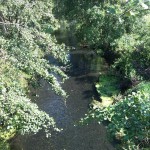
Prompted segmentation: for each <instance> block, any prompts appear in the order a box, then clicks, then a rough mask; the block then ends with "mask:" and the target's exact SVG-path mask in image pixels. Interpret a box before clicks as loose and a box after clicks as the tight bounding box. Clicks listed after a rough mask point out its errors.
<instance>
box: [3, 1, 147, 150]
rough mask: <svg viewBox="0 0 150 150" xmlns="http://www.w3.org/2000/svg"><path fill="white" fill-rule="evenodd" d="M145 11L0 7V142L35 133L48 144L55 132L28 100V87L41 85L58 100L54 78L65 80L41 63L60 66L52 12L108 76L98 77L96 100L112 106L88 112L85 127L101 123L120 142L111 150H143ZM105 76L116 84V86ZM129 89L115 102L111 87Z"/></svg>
mask: <svg viewBox="0 0 150 150" xmlns="http://www.w3.org/2000/svg"><path fill="white" fill-rule="evenodd" d="M54 5H55V7H54ZM149 7H150V1H149V0H114V1H112V0H107V1H106V0H95V1H92V0H72V1H70V0H63V1H62V0H56V1H54V4H53V1H52V0H44V1H42V0H38V1H34V0H24V1H19V0H14V1H12V0H0V57H1V59H0V81H1V83H0V139H9V138H10V137H11V136H14V134H16V133H21V134H25V133H30V132H32V133H37V132H38V131H39V130H41V129H44V130H45V132H46V133H47V136H48V135H49V134H50V131H49V129H50V128H53V129H54V130H58V129H57V128H56V126H55V122H54V120H53V118H51V117H49V116H48V115H47V114H46V113H45V112H43V111H41V110H40V109H39V108H38V106H37V105H36V104H34V103H33V102H32V101H31V100H30V98H29V96H28V94H29V87H32V86H33V87H36V86H39V83H40V80H41V79H44V80H46V81H47V82H48V83H49V84H50V85H51V87H52V89H53V90H55V92H56V93H57V94H60V95H62V96H64V97H66V93H65V92H64V91H63V89H62V88H61V83H60V82H58V80H57V78H56V76H57V75H59V76H61V77H62V82H63V81H64V80H65V79H66V78H67V76H66V75H65V74H64V73H63V71H61V70H60V67H59V66H56V64H53V63H52V61H51V60H50V61H48V60H47V59H46V57H45V56H46V55H50V56H52V57H53V58H54V59H55V60H58V62H60V64H63V63H64V64H66V63H67V54H66V52H65V46H64V45H59V44H57V41H56V39H55V38H54V36H53V33H54V31H55V30H56V29H58V27H59V25H58V21H57V20H56V19H55V17H54V15H53V12H55V14H56V17H58V18H59V19H60V20H62V19H66V20H67V21H68V22H69V24H70V29H71V30H72V29H73V31H75V34H76V36H77V39H78V42H79V45H81V46H86V47H89V48H91V49H93V50H95V52H96V53H97V55H100V57H104V58H105V59H106V60H107V62H108V63H109V65H110V67H111V68H112V69H113V71H112V74H111V75H110V76H109V75H102V76H100V79H99V82H98V83H97V84H96V88H97V91H98V93H99V94H100V96H101V99H102V100H103V101H105V100H106V99H109V98H111V99H112V98H113V99H114V101H113V103H110V104H109V106H107V107H106V105H100V106H99V107H94V109H93V110H91V111H90V113H89V116H87V117H86V119H85V120H89V119H91V118H95V119H97V120H98V122H102V121H104V120H107V121H109V124H108V129H109V132H110V134H111V136H112V137H113V138H115V139H117V140H119V141H121V144H122V145H121V147H119V149H131V150H132V149H142V148H144V147H147V146H148V143H149V138H150V133H149V130H150V129H149V126H150V124H149V120H150V116H149V114H150V105H149V104H150V103H149V101H150V94H149V91H150V84H149V80H150V39H149V37H150V30H149V28H150V21H149V20H150V19H149V18H150V15H149ZM53 8H54V9H53ZM114 72H115V73H114ZM113 76H116V77H117V78H119V82H122V83H120V85H119V84H118V83H117V82H118V80H116V78H113V79H112V77H113ZM106 80H111V82H109V84H108V82H107V81H106ZM127 81H128V82H127ZM128 83H130V84H128ZM114 84H115V86H113V85H114ZM122 84H127V85H125V86H124V87H122ZM129 85H130V86H134V88H132V89H130V90H128V91H126V92H125V91H124V90H123V92H125V93H124V95H121V96H120V95H119V96H118V93H119V92H118V87H119V88H120V87H121V88H122V89H123V88H125V90H126V89H127V88H128V87H129ZM104 97H105V99H104ZM1 145H3V143H2V144H0V146H1ZM6 147H7V145H6Z"/></svg>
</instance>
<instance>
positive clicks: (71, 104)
mask: <svg viewBox="0 0 150 150" xmlns="http://www.w3.org/2000/svg"><path fill="white" fill-rule="evenodd" d="M70 59H71V63H72V67H71V68H70V71H69V72H68V74H69V76H70V78H69V79H68V80H67V81H66V82H65V83H64V85H63V88H64V89H65V90H66V92H67V93H68V94H69V98H68V99H67V102H66V104H65V103H64V101H63V99H62V98H61V97H60V96H57V95H56V94H55V93H54V92H53V91H51V90H49V85H48V84H47V83H45V82H43V83H42V84H43V86H42V88H41V89H39V90H38V91H37V94H38V95H39V97H38V98H37V103H38V105H39V107H40V108H41V109H42V110H44V111H46V112H47V113H48V114H50V116H53V117H54V119H55V120H56V122H57V125H58V127H60V128H63V129H64V130H63V131H62V132H60V133H52V137H51V138H48V139H47V138H46V137H45V134H44V133H43V132H40V133H38V134H36V135H26V136H19V137H17V138H15V139H14V140H13V142H12V143H11V147H12V148H11V149H12V150H113V149H114V148H113V146H112V144H111V143H109V142H108V140H107V137H106V129H105V127H104V126H102V125H98V124H97V123H96V122H92V123H90V124H89V125H88V126H77V127H75V126H74V123H75V122H77V121H79V120H80V118H81V117H84V114H86V113H87V112H88V105H89V103H90V102H91V97H92V96H93V95H94V90H93V83H94V82H96V80H97V76H98V74H99V72H100V71H101V70H102V69H103V68H104V66H101V65H100V64H102V63H103V64H104V62H102V61H103V60H102V59H101V58H99V57H97V55H95V53H93V52H88V53H87V52H85V51H84V52H81V51H74V52H71V54H70Z"/></svg>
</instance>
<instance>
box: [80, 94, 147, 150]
mask: <svg viewBox="0 0 150 150" xmlns="http://www.w3.org/2000/svg"><path fill="white" fill-rule="evenodd" d="M91 118H95V119H96V120H98V122H103V121H105V120H108V121H109V124H108V130H109V133H110V135H111V136H112V137H113V138H115V139H117V140H119V141H121V146H120V148H119V149H138V147H144V146H148V142H149V138H150V128H149V127H150V122H149V120H150V94H146V93H143V92H137V93H134V92H133V93H132V94H131V95H128V96H126V97H125V98H124V99H122V100H121V101H119V102H117V103H115V104H113V105H110V106H108V107H101V108H98V109H95V110H92V111H91V112H90V114H89V115H88V116H87V117H86V118H85V122H88V120H89V119H91ZM83 122H84V121H83Z"/></svg>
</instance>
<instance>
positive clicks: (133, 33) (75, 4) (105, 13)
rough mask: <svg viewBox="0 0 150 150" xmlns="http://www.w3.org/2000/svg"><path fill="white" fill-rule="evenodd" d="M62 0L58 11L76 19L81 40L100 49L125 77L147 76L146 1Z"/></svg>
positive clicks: (149, 52)
mask: <svg viewBox="0 0 150 150" xmlns="http://www.w3.org/2000/svg"><path fill="white" fill-rule="evenodd" d="M59 3H61V2H59ZM62 3H63V6H64V11H63V10H62V11H61V12H64V14H65V16H66V18H67V19H68V18H69V20H74V19H75V20H76V22H75V25H76V34H77V36H78V40H79V41H80V42H81V43H86V44H87V45H89V46H90V47H91V48H94V49H96V50H97V51H98V52H99V51H100V53H101V51H103V53H101V54H104V56H105V58H107V60H108V61H110V63H111V64H112V65H113V67H114V68H116V69H117V70H118V71H120V74H121V75H122V76H124V77H125V78H129V79H132V80H133V79H135V78H137V79H141V76H142V77H143V78H146V79H149V76H148V74H149V70H150V69H149V62H150V57H149V54H150V48H149V45H150V44H149V41H150V40H149V34H150V32H149V25H150V24H149V21H148V20H149V6H150V2H149V0H148V1H145V0H136V1H134V0H130V1H125V0H122V1H119V0H115V1H111V0H108V1H99V0H97V1H90V0H89V1H85V0H78V1H72V2H70V1H68V0H65V1H63V2H62ZM62 3H61V4H62ZM135 56H136V57H135ZM133 58H134V60H133ZM137 64H138V65H137Z"/></svg>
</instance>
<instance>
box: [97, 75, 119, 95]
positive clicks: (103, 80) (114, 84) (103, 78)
mask: <svg viewBox="0 0 150 150" xmlns="http://www.w3.org/2000/svg"><path fill="white" fill-rule="evenodd" d="M95 87H96V90H97V92H98V93H99V95H100V96H109V97H111V96H113V95H117V94H119V91H120V90H119V79H118V78H117V77H116V76H114V75H111V74H109V75H108V74H104V75H100V77H99V82H98V83H97V84H96V85H95Z"/></svg>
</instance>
